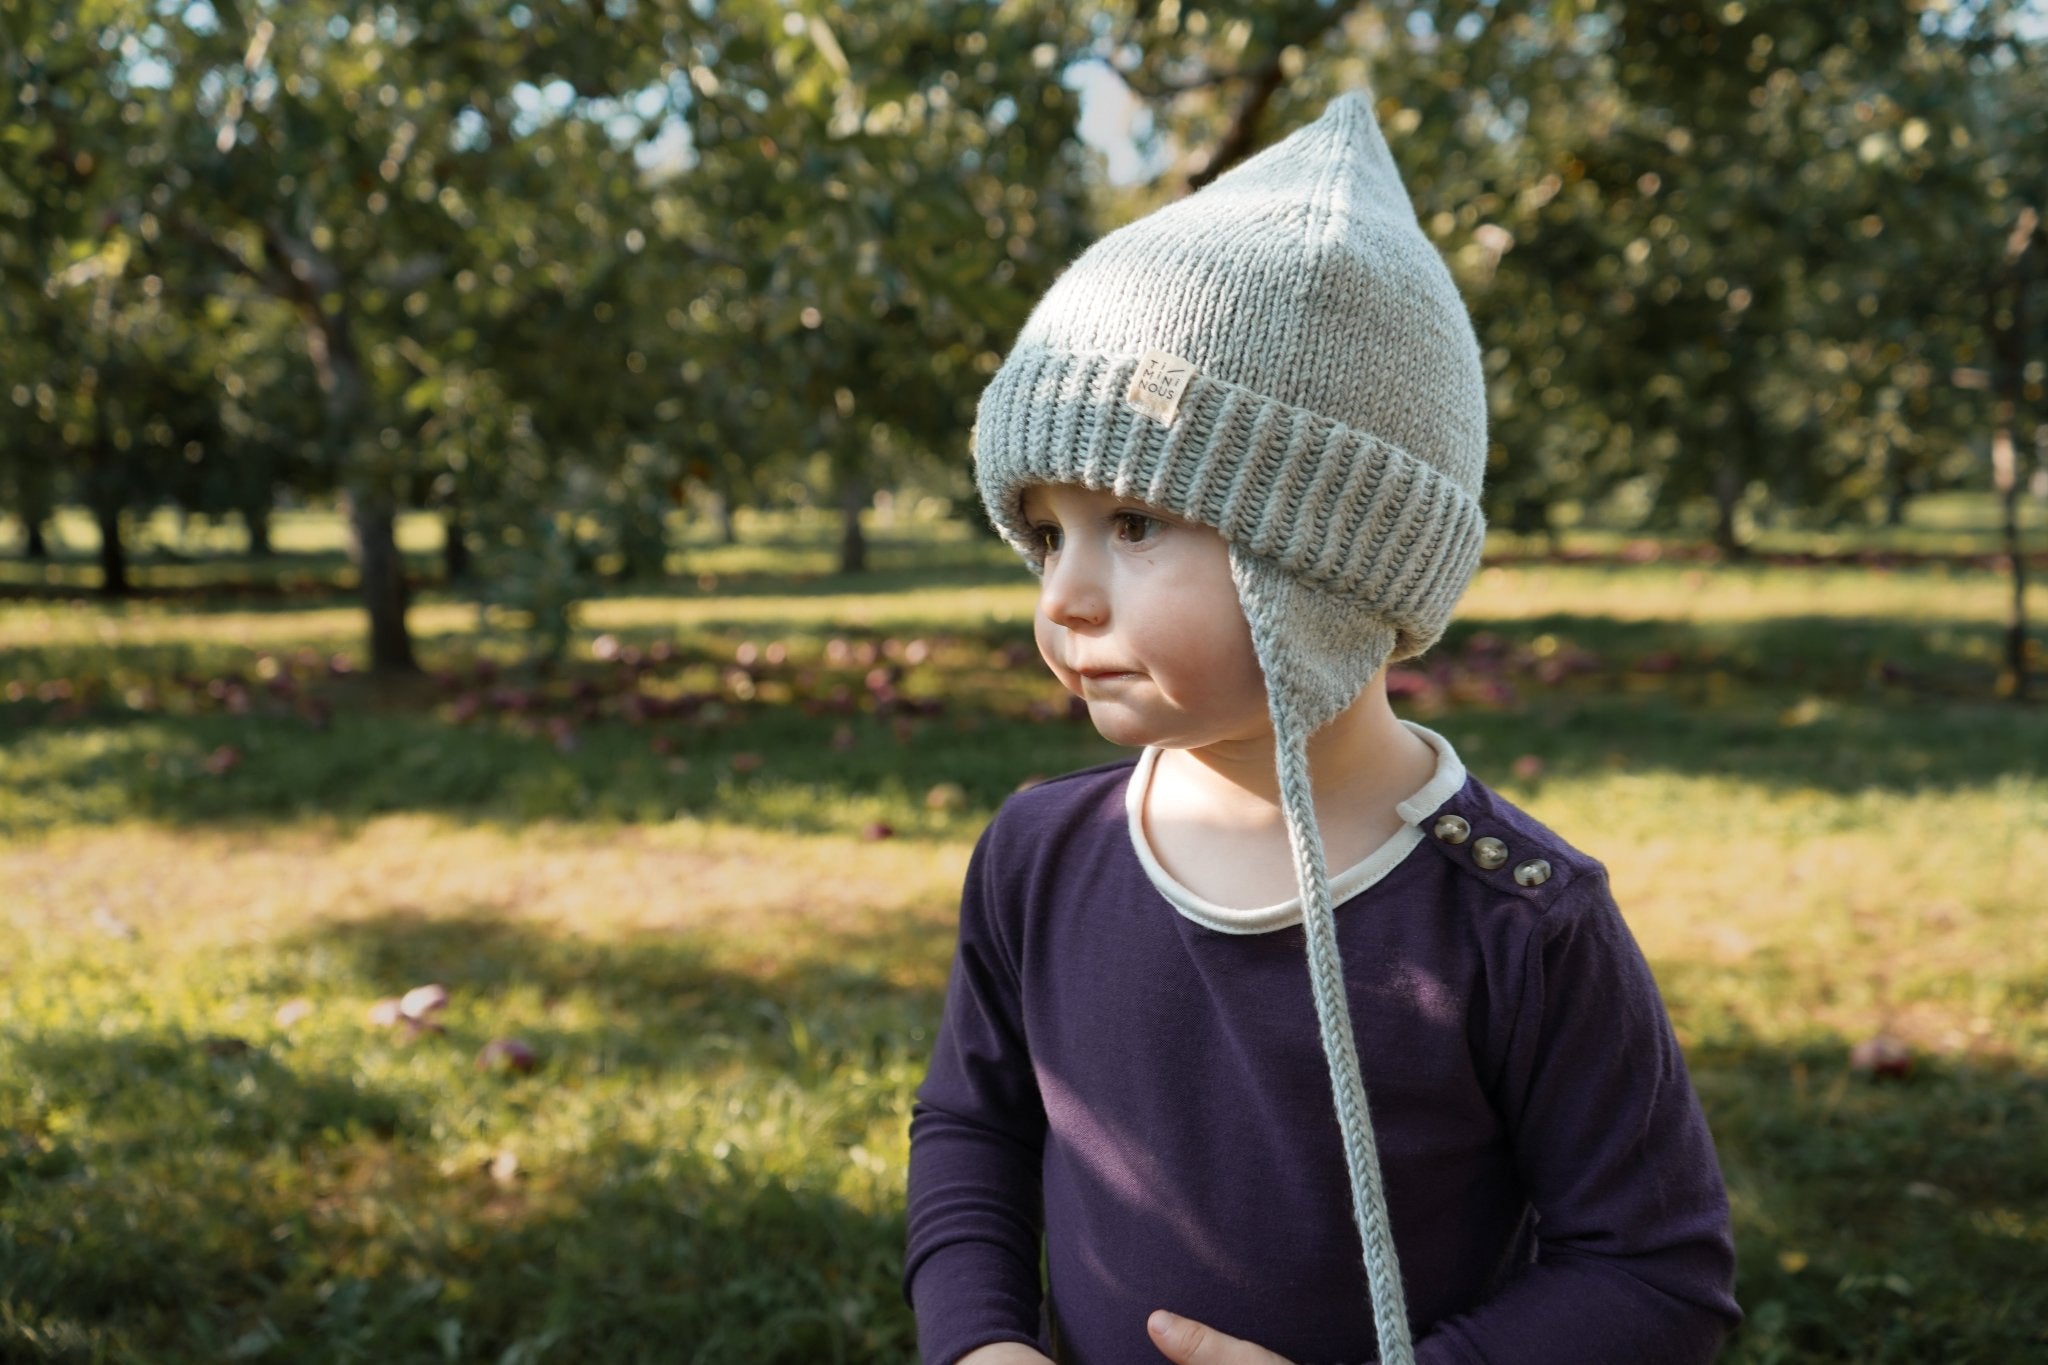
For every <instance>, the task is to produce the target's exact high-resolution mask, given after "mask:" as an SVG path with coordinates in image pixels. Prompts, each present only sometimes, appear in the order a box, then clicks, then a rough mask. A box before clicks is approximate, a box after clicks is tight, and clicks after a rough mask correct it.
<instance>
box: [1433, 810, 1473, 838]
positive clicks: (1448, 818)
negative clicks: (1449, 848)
mask: <svg viewBox="0 0 2048 1365" xmlns="http://www.w3.org/2000/svg"><path fill="white" fill-rule="evenodd" d="M1430 833H1432V834H1434V835H1436V837H1437V838H1439V839H1441V840H1443V841H1444V842H1445V843H1447V844H1462V843H1464V842H1465V839H1466V837H1467V836H1469V835H1470V834H1471V833H1472V826H1471V825H1470V824H1469V823H1467V821H1466V819H1465V817H1464V816H1462V815H1445V816H1442V817H1440V818H1439V819H1438V820H1437V822H1436V828H1435V829H1433V830H1431V831H1430Z"/></svg>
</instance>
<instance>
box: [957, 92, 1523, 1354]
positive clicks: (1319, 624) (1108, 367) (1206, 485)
mask: <svg viewBox="0 0 2048 1365" xmlns="http://www.w3.org/2000/svg"><path fill="white" fill-rule="evenodd" d="M974 460H975V478H976V482H977V483H978V485H979V487H980V491H981V496H982V500H983V502H984V504H985V505H986V508H987V511H988V514H989V518H990V520H991V521H992V522H993V523H994V525H995V527H996V529H997V530H998V531H999V532H1000V533H1001V534H1002V536H1003V538H1004V539H1005V540H1007V541H1008V542H1009V543H1010V545H1011V546H1012V547H1013V548H1014V549H1015V550H1016V551H1017V552H1018V553H1019V554H1020V555H1022V556H1023V557H1024V560H1025V562H1026V563H1027V564H1028V565H1029V566H1030V567H1031V569H1032V571H1033V572H1034V573H1042V572H1043V570H1044V565H1043V563H1042V557H1041V551H1040V549H1039V548H1038V546H1037V545H1035V544H1034V538H1033V537H1032V536H1031V534H1030V533H1029V530H1028V529H1027V527H1026V525H1025V521H1024V517H1023V514H1022V510H1021V506H1020V503H1021V498H1022V494H1023V491H1024V489H1025V488H1026V487H1027V486H1028V485H1030V484H1033V483H1074V484H1082V485H1085V486H1087V487H1090V488H1096V489H1104V490H1108V491H1110V492H1113V493H1115V494H1116V495H1117V496H1120V497H1128V498H1136V499H1141V500H1143V501H1145V502H1148V503H1152V504H1154V505H1155V506H1159V507H1164V508H1166V509H1168V510H1169V511H1171V512H1173V513H1175V514H1177V515H1180V516H1183V517H1186V518H1187V519H1189V520H1192V521H1197V522H1201V523H1203V524H1205V525H1208V526H1212V527H1214V528H1215V529H1216V530H1218V531H1219V532H1221V533H1222V535H1223V537H1224V539H1225V540H1226V541H1227V542H1228V544H1229V547H1230V567H1231V577H1232V580H1233V581H1234V582H1235V584H1236V586H1237V591H1238V596H1239V599H1240V601H1241V602H1242V603H1243V605H1244V610H1245V616H1246V618H1247V619H1248V621H1249V622H1250V624H1251V635H1252V643H1253V646H1254V648H1255V650H1256V652H1257V654H1258V659H1259V664H1260V667H1261V669H1262V670H1263V672H1264V675H1265V679H1266V693H1267V700H1268V704H1269V708H1270V710H1271V713H1272V720H1273V731H1274V749H1275V761H1276V765H1277V769H1278V780H1279V787H1280V792H1281V797H1282V802H1283V806H1284V809H1285V816H1286V821H1287V829H1288V836H1289V842H1290V844H1291V846H1292V848H1293V853H1294V862H1295V872H1296V876H1297V877H1298V879H1299V881H1300V884H1301V898H1302V924H1303V932H1304V933H1305V935H1306V937H1307V941H1308V957H1309V969H1310V970H1309V976H1310V983H1311V988H1312V990H1313V993H1314V996H1315V1004H1316V1016H1317V1019H1318V1022H1319V1023H1320V1025H1321V1027H1322V1033H1323V1047H1324V1051H1325V1053H1326V1054H1327V1056H1328V1059H1329V1063H1330V1080H1331V1087H1332V1091H1333V1093H1334V1095H1335V1098H1336V1108H1337V1117H1338V1122H1339V1125H1340V1127H1341V1129H1342V1134H1343V1139H1344V1152H1345V1160H1346V1162H1347V1165H1348V1167H1349V1170H1350V1175H1351V1185H1352V1197H1353V1206H1354V1212H1355V1214H1356V1217H1357V1221H1358V1228H1359V1234H1360V1237H1361V1239H1362V1242H1363V1249H1364V1255H1365V1266H1366V1273H1367V1278H1368V1281H1369V1283H1370V1286H1371V1290H1372V1300H1373V1312H1374V1318H1375V1322H1376V1324H1377V1327H1378V1332H1379V1343H1380V1359H1381V1360H1382V1361H1383V1362H1386V1365H1406V1363H1407V1362H1409V1361H1411V1360H1412V1359H1413V1358H1414V1357H1413V1350H1412V1347H1411V1344H1410V1340H1409V1333H1408V1317H1407V1308H1406V1305H1405V1303H1404V1300H1403V1296H1402V1293H1401V1279H1400V1268H1399V1265H1398V1264H1397V1262H1396V1258H1395V1253H1394V1244H1393V1238H1392V1235H1391V1233H1390V1231H1389V1229H1388V1226H1387V1214H1386V1204H1385V1199H1384V1197H1383V1196H1382V1193H1381V1189H1380V1174H1379V1162H1378V1158H1377V1155H1376V1151H1375V1148H1374V1143H1373V1135H1372V1122H1371V1118H1370V1115H1369V1114H1368V1112H1367V1109H1366V1100H1365V1087H1364V1083H1363V1081H1362V1080H1361V1078H1360V1075H1359V1068H1358V1057H1357V1051H1356V1048H1355V1046H1354V1043H1353V1040H1352V1030H1351V1018H1350V1014H1349V1012H1348V1009H1347V1007H1346V1004H1345V997H1344V989H1343V972H1342V968H1341V965H1340V963H1339V961H1338V955H1337V938H1336V926H1335V923H1334V919H1333V916H1332V913H1331V905H1330V888H1329V874H1328V869H1327V867H1326V865H1325V863H1324V857H1323V845H1322V837H1321V834H1320V832H1319V831H1318V829H1317V826H1316V820H1315V806H1314V800H1313V788H1312V787H1311V785H1310V782H1309V774H1308V737H1309V736H1310V735H1311V734H1313V733H1314V732H1315V731H1316V730H1318V729H1320V728H1321V727H1322V726H1323V725H1324V724H1326V723H1328V722H1329V721H1330V720H1331V719H1332V718H1334V717H1335V716H1336V715H1337V714H1338V713H1339V712H1341V711H1342V710H1344V708H1345V707H1347V706H1348V705H1350V703H1351V702H1352V701H1353V700H1354V699H1355V698H1356V697H1357V696H1358V694H1359V692H1360V691H1361V690H1363V688H1364V686H1365V684H1366V683H1367V682H1369V681H1370V680H1371V679H1372V676H1373V674H1374V673H1376V672H1377V671H1378V670H1379V668H1380V666H1381V665H1382V664H1384V663H1385V662H1387V660H1388V659H1389V658H1404V657H1407V656H1409V655H1412V654H1417V653H1420V652H1421V651H1422V650H1424V649H1426V648H1428V647H1429V646H1430V645H1431V644H1433V643H1434V642H1435V641H1436V639H1437V637H1438V636H1439V635H1441V634H1442V633H1443V629H1444V625H1445V623H1446V621H1447V620H1448V619H1449V617H1450V614H1451V609H1452V607H1453V606H1454V605H1455V604H1456V602H1457V600H1458V598H1459V596H1460V595H1461V594H1462V593H1463V592H1464V590H1465V586H1466V584H1467V583H1468V582H1469V581H1470V580H1471V577H1472V574H1473V572H1474V570H1475V569H1476V568H1477V567H1478V564H1479V551H1480V542H1481V539H1482V537H1483V535H1484V532H1485V521H1484V518H1483V516H1482V514H1481V512H1480V509H1479V490H1480V478H1481V474H1482V471H1483V470H1484V468H1485V464H1486V389H1485V381H1484V376H1483V373H1482V370H1481V365H1480V359H1479V345H1478V341H1477V339H1476V338H1475V336H1474V335H1473V331H1472V323H1471V319H1470V318H1469V317H1468V316H1467V314H1466V311H1465V306H1464V302H1463V300H1461V299H1460V298H1459V295H1458V290H1457V287H1456V285H1455V284H1453V282H1452V280H1451V276H1450V272H1449V271H1448V270H1447V269H1445V267H1444V263H1443V260H1442V258H1441V257H1440V256H1439V255H1438V254H1437V251H1436V248H1435V247H1434V246H1432V245H1431V244H1430V242H1429V240H1428V239H1427V238H1425V237H1424V236H1423V234H1422V232H1421V229H1420V228H1419V227H1418V226H1417V225H1416V221H1415V210H1414V207H1413V206H1412V205H1411V204H1410V203H1409V200H1408V194H1407V191H1406V189H1405V188H1404V187H1403V186H1402V183H1401V176H1400V172H1399V170H1398V169H1397V168H1396V167H1395V165H1394V159H1393V156H1392V154H1391V153H1390V152H1389V151H1388V150H1387V143H1386V138H1385V137H1384V136H1383V135H1382V134H1381V132H1380V128H1379V123H1378V121H1377V120H1376V119H1375V118H1374V117H1373V108H1372V103H1371V100H1370V98H1369V97H1368V96H1367V95H1365V94H1363V93H1360V92H1353V93H1348V94H1344V95H1340V96H1338V97H1337V98H1336V99H1334V100H1332V101H1331V102H1330V103H1329V105H1328V106H1327V107H1326V108H1325V109H1324V111H1323V113H1322V116H1321V117H1320V118H1318V119H1316V121H1315V122H1313V123H1311V124H1308V125H1307V126H1305V127H1303V128H1301V129H1298V130H1297V131H1296V132H1294V133H1293V134H1292V135H1290V136H1289V137H1287V138H1286V139H1284V140H1283V141H1281V142H1279V143H1277V144H1275V145H1274V146H1272V147H1269V148H1267V149H1266V150H1265V151H1263V152H1261V153H1259V154H1258V155H1256V156H1254V157H1252V158H1250V159H1249V160H1247V161H1245V162H1243V163H1242V164H1240V165H1238V166H1237V167H1235V168H1234V169H1232V170H1231V171H1229V172H1228V173H1226V174H1224V175H1222V176H1220V177H1218V178H1217V179H1216V180H1215V181H1213V182H1211V183H1210V184H1209V185H1207V186H1205V187H1204V188H1202V189H1201V190H1198V191H1197V192H1195V193H1194V194H1191V195H1189V196H1187V197H1186V198H1184V199H1181V200H1178V201H1177V202H1175V203H1172V204H1169V205H1167V206H1166V207H1164V208H1161V209H1159V210H1158V211H1156V212H1154V213H1152V214H1149V215H1148V216H1146V217H1144V218H1141V219H1139V220H1138V221H1137V222H1134V223H1131V224H1128V225H1127V226H1125V227H1122V228H1119V229H1118V230H1116V231H1115V232H1112V233H1110V234H1108V235H1107V236H1105V237H1103V238H1102V239H1101V240H1100V241H1098V242H1096V243H1095V244H1094V245H1093V246H1092V247H1090V248H1089V249H1088V250H1087V251H1085V252H1083V253H1082V254H1081V256H1080V257H1079V258H1078V259H1076V260H1075V261H1074V262H1073V263H1072V264H1071V265H1070V266H1068V267H1067V269H1066V271H1065V272H1064V273H1063V274H1061V276H1060V277H1059V279H1058V280H1057V281H1055V282H1054V284H1053V286H1052V287H1051V288H1050V289H1049V290H1047V291H1046V294H1045V296H1044V297H1043V298H1042V299H1040V300H1039V302H1038V305H1037V306H1036V307H1035V308H1034V309H1033V310H1032V312H1031V315H1030V317H1029V318H1028V319H1026V321H1025V323H1024V327H1023V330H1022V331H1021V332H1020V333H1019V334H1018V337H1017V341H1016V345H1015V346H1014V347H1013V348H1012V349H1011V352H1010V354H1009V356H1008V358H1007V359H1005V360H1004V362H1003V364H1002V367H1001V368H1000V369H998V370H997V371H996V373H995V377H994V378H993V379H991V380H990V381H989V384H988V387H987V389H986V390H984V391H983V393H982V396H981V402H980V407H979V410H978V413H977V419H976V423H975V433H974Z"/></svg>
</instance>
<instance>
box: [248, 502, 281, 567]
mask: <svg viewBox="0 0 2048 1365" xmlns="http://www.w3.org/2000/svg"><path fill="white" fill-rule="evenodd" d="M242 526H243V528H244V529H245V530H247V531H248V533H249V557H250V558H252V559H268V558H270V557H271V555H272V554H274V553H275V551H273V550H272V549H271V548H270V508H269V507H268V506H267V505H264V504H261V503H258V504H256V505H254V506H251V507H244V508H243V509H242Z"/></svg>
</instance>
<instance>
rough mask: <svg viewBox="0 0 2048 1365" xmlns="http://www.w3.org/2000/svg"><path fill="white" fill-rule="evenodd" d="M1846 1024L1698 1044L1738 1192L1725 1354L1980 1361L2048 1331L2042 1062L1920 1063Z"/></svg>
mask: <svg viewBox="0 0 2048 1365" xmlns="http://www.w3.org/2000/svg"><path fill="white" fill-rule="evenodd" d="M1849 1045H1850V1040H1845V1039H1841V1038H1836V1037H1832V1036H1819V1037H1816V1038H1814V1039H1813V1040H1811V1041H1810V1042H1808V1043H1806V1044H1803V1045H1801V1046H1797V1047H1791V1048H1784V1047H1776V1048H1774V1047H1767V1046H1760V1045H1758V1044H1757V1043H1756V1042H1755V1040H1753V1039H1749V1038H1746V1037H1744V1036H1742V1034H1741V1033H1740V1032H1739V1031H1738V1032H1735V1033H1733V1034H1724V1035H1722V1036H1720V1037H1717V1038H1714V1039H1710V1040H1708V1041H1705V1042H1702V1043H1699V1044H1696V1045H1694V1046H1692V1047H1690V1048H1688V1050H1687V1055H1688V1061H1689V1065H1690V1068H1691V1072H1692V1078H1693V1083H1694V1085H1695V1087H1696V1088H1697V1089H1698V1091H1699V1093H1700V1096H1701V1100H1702V1103H1703V1104H1704V1105H1705V1106H1706V1109H1707V1113H1708V1116H1709V1119H1710V1122H1711V1124H1712V1126H1713V1130H1714V1137H1715V1142H1716V1145H1717V1147H1718V1149H1719V1154H1720V1159H1721V1167H1722V1171H1723V1173H1724V1174H1725V1176H1726V1177H1727V1180H1728V1186H1729V1194H1730V1198H1731V1201H1732V1202H1733V1204H1734V1207H1735V1223H1736V1243H1737V1259H1738V1267H1739V1269H1738V1283H1737V1296H1738V1299H1739V1301H1740V1302H1741V1303H1742V1305H1743V1308H1744V1311H1745V1312H1746V1313H1747V1314H1748V1321H1747V1322H1746V1323H1745V1325H1744V1326H1743V1328H1742V1329H1741V1330H1740V1331H1739V1332H1738V1333H1737V1335H1736V1336H1735V1338H1734V1339H1733V1341H1732V1342H1731V1345H1730V1348H1729V1350H1728V1351H1727V1352H1726V1354H1725V1355H1724V1356H1723V1357H1722V1359H1723V1360H1725V1361H1728V1362H1758V1363H1759V1365H1761V1363H1762V1362H1771V1361H1857V1362H1871V1361H1880V1362H1894V1361H1895V1362H1900V1363H1901V1365H1904V1362H1910V1361H1920V1360H1944V1361H1969V1362H1981V1363H1982V1365H1994V1363H1996V1362H2005V1361H2015V1360H2023V1359H2034V1358H2038V1356H2039V1354H2040V1352H2041V1351H2042V1349H2043V1347H2044V1346H2048V1328H2044V1326H2043V1324H2044V1323H2048V1238H2044V1237H2043V1235H2042V1229H2043V1225H2044V1219H2048V1076H2044V1075H2043V1074H2041V1073H2039V1072H2035V1071H2029V1070H2027V1069H2025V1068H2023V1067H2020V1066H2017V1065H2015V1064H2014V1063H2012V1062H2011V1061H2009V1060H2000V1059H1997V1058H1991V1057H1967V1056H1921V1057H1920V1058H1918V1059H1917V1061H1916V1064H1915V1068H1914V1070H1913V1072H1912V1074H1911V1076H1910V1077H1909V1078H1908V1079H1905V1080H1902V1081H1887V1080H1873V1079H1871V1078H1870V1077H1868V1076H1867V1075H1863V1074H1861V1073H1857V1072H1854V1071H1853V1070H1852V1069H1851V1068H1850V1067H1849V1065H1848V1052H1849Z"/></svg>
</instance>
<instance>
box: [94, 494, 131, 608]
mask: <svg viewBox="0 0 2048 1365" xmlns="http://www.w3.org/2000/svg"><path fill="white" fill-rule="evenodd" d="M92 514H93V519H94V520H95V521H97V522H99V525H100V596H102V597H126V596H127V595H128V593H129V583H128V548H127V546H125V545H123V544H122V543H121V507H120V504H118V503H101V504H100V505H98V506H96V507H94V508H93V509H92Z"/></svg>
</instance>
